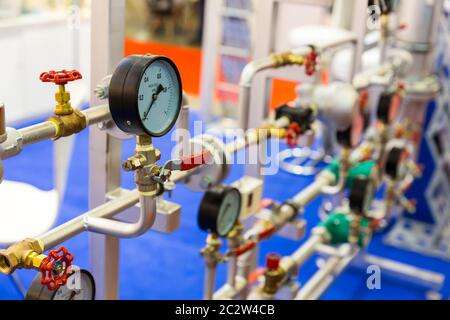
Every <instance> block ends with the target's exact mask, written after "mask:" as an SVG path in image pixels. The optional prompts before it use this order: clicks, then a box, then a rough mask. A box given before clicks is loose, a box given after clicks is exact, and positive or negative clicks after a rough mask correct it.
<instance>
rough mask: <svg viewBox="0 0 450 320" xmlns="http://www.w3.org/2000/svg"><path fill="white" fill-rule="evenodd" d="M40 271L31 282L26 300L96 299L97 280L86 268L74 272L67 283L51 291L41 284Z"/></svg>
mask: <svg viewBox="0 0 450 320" xmlns="http://www.w3.org/2000/svg"><path fill="white" fill-rule="evenodd" d="M41 279H42V275H41V273H39V274H38V275H37V276H36V277H35V278H34V280H33V282H32V283H31V286H30V289H29V290H28V292H27V295H26V297H25V299H26V300H95V281H94V278H93V277H92V275H91V274H90V273H89V272H88V271H86V270H80V271H76V272H73V273H72V274H71V275H70V276H69V277H68V278H67V283H66V285H64V286H61V287H60V288H59V289H58V290H56V291H50V290H49V289H48V288H47V286H45V285H42V284H41Z"/></svg>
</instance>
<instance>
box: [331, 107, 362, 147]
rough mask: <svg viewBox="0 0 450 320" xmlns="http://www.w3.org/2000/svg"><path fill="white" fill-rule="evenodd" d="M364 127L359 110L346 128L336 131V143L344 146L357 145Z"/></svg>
mask: <svg viewBox="0 0 450 320" xmlns="http://www.w3.org/2000/svg"><path fill="white" fill-rule="evenodd" d="M365 128H366V125H365V121H364V116H363V115H362V114H361V113H360V112H357V113H356V114H355V116H354V118H353V121H352V123H351V124H350V126H349V127H348V128H347V129H346V130H338V131H337V141H338V143H339V144H340V145H341V146H343V147H346V148H355V147H357V146H358V145H359V143H360V142H361V139H362V137H363V134H364V131H365Z"/></svg>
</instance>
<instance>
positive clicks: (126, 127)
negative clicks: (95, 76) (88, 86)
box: [109, 55, 182, 137]
mask: <svg viewBox="0 0 450 320" xmlns="http://www.w3.org/2000/svg"><path fill="white" fill-rule="evenodd" d="M181 104H182V85H181V77H180V73H179V71H178V69H177V67H176V65H175V63H173V62H172V60H170V59H169V58H167V57H163V56H154V55H131V56H128V57H126V58H125V59H123V60H122V61H121V62H120V64H119V66H118V67H117V69H116V71H115V72H114V74H113V76H112V78H111V83H110V86H109V108H110V111H111V115H112V118H113V120H114V122H115V123H116V125H117V126H118V127H119V128H120V129H121V130H122V131H124V132H126V133H131V134H136V135H142V134H147V135H150V136H153V137H161V136H163V135H165V134H166V133H168V132H169V131H170V130H171V129H172V127H173V126H174V125H175V123H176V121H177V119H178V116H179V114H180V110H181Z"/></svg>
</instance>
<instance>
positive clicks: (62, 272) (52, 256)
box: [39, 247, 73, 291]
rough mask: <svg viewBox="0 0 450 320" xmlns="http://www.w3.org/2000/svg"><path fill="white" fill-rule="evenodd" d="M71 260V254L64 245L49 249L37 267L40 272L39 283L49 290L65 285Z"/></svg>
mask: <svg viewBox="0 0 450 320" xmlns="http://www.w3.org/2000/svg"><path fill="white" fill-rule="evenodd" d="M72 261H73V255H72V254H71V253H69V252H68V251H67V249H66V248H65V247H61V248H59V249H58V250H53V251H50V252H49V254H48V256H47V257H46V258H45V259H44V261H43V262H42V264H41V266H40V268H39V269H40V271H41V273H42V279H41V284H42V285H45V286H47V288H48V289H49V290H50V291H56V290H58V289H59V288H60V287H61V286H63V285H65V284H66V283H67V277H68V272H69V267H70V266H71V265H72Z"/></svg>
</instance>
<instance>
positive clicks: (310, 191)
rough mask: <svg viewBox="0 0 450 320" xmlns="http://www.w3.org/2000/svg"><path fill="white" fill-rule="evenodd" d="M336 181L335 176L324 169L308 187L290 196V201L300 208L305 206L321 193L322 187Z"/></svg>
mask: <svg viewBox="0 0 450 320" xmlns="http://www.w3.org/2000/svg"><path fill="white" fill-rule="evenodd" d="M335 181H336V176H335V175H334V174H333V173H331V172H329V171H327V170H325V171H322V172H321V173H320V174H319V176H318V177H317V178H316V179H315V181H314V182H313V183H311V184H310V185H309V186H308V187H306V188H305V189H303V190H302V191H300V192H299V193H297V195H295V196H294V197H293V198H292V201H293V202H294V203H295V204H296V205H297V206H298V207H300V208H303V207H305V206H306V205H307V204H308V203H310V202H311V201H312V200H314V199H315V198H316V197H317V196H319V195H320V194H321V193H322V189H323V187H324V186H326V185H330V184H332V183H334V182H335Z"/></svg>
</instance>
